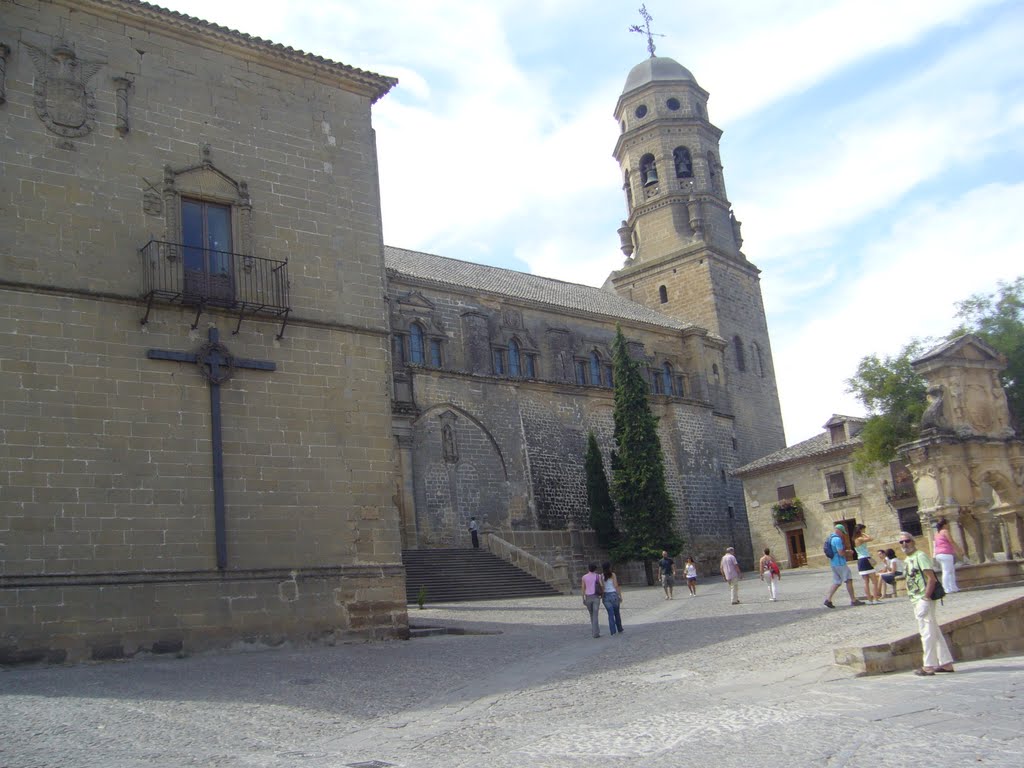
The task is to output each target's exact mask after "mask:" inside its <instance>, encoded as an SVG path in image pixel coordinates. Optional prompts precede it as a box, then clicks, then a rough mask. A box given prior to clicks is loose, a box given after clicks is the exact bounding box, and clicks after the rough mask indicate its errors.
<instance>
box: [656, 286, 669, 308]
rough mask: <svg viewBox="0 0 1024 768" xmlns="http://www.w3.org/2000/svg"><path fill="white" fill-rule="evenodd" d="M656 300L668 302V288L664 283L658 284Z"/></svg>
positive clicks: (663, 302)
mask: <svg viewBox="0 0 1024 768" xmlns="http://www.w3.org/2000/svg"><path fill="white" fill-rule="evenodd" d="M658 300H659V301H660V302H661V303H662V304H668V288H666V287H665V286H664V285H659V286H658Z"/></svg>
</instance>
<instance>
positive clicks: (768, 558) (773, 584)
mask: <svg viewBox="0 0 1024 768" xmlns="http://www.w3.org/2000/svg"><path fill="white" fill-rule="evenodd" d="M757 570H758V571H760V572H761V581H764V582H767V584H768V600H769V602H772V603H774V602H775V601H776V600H778V599H779V579H781V578H782V571H781V570H780V569H779V564H778V563H777V562H775V558H774V557H772V553H771V550H769V549H768V547H765V548H764V555H762V556H761V562H760V563H759V564H758V568H757Z"/></svg>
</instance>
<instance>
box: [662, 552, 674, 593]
mask: <svg viewBox="0 0 1024 768" xmlns="http://www.w3.org/2000/svg"><path fill="white" fill-rule="evenodd" d="M658 569H659V570H660V572H661V588H662V589H664V590H665V599H666V600H671V599H672V587H674V586H675V583H676V561H675V560H673V559H672V558H671V557H669V556H668V552H667V551H665V550H662V551H661V560H659V561H658Z"/></svg>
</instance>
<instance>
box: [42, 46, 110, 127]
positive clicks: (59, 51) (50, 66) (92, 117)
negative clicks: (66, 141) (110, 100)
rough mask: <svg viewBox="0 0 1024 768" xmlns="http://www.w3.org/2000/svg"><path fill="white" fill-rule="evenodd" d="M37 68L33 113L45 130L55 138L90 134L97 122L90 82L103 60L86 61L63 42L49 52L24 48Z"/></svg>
mask: <svg viewBox="0 0 1024 768" xmlns="http://www.w3.org/2000/svg"><path fill="white" fill-rule="evenodd" d="M25 47H26V48H28V52H29V55H30V56H31V57H32V61H33V63H34V64H35V65H36V79H35V106H36V114H37V115H38V116H39V119H40V120H42V121H43V123H44V124H45V125H46V127H47V128H49V129H50V130H51V131H52V132H53V133H55V134H57V135H58V136H64V137H65V138H74V137H76V136H85V135H86V134H88V133H89V132H90V131H92V129H93V126H94V125H95V122H96V100H95V95H94V94H93V92H92V91H90V90H89V87H88V84H89V80H90V79H91V78H92V76H93V75H95V74H96V73H97V72H98V71H99V70H100V67H102V66H103V64H104V62H102V61H86V60H85V59H80V58H78V57H77V56H76V55H75V51H74V49H72V48H71V46H70V45H68V44H67V43H65V42H64V41H60V42H58V43H57V44H56V45H55V46H54V47H53V50H52V51H50V52H47V51H44V50H43V49H41V48H35V47H34V46H31V45H26V46H25Z"/></svg>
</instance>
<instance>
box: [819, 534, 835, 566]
mask: <svg viewBox="0 0 1024 768" xmlns="http://www.w3.org/2000/svg"><path fill="white" fill-rule="evenodd" d="M833 535H834V534H831V533H830V534H829V535H828V536H827V537H826V538H825V546H823V547H822V548H821V549H822V551H823V552H824V553H825V557H827V558H828V559H829V560H831V559H832V558H833V557H835V556H836V551H835V550H834V549H833V548H832V537H833Z"/></svg>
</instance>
